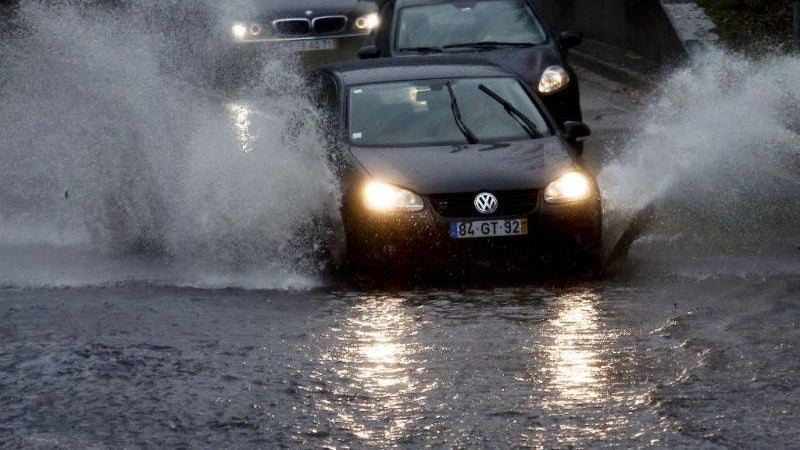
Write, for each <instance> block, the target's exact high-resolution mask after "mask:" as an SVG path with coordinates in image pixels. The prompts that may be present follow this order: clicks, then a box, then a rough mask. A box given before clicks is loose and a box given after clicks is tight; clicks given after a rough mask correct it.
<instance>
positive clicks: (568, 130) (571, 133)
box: [564, 120, 592, 141]
mask: <svg viewBox="0 0 800 450" xmlns="http://www.w3.org/2000/svg"><path fill="white" fill-rule="evenodd" d="M591 134H592V130H590V129H589V126H588V125H586V124H585V123H583V122H575V121H572V120H568V121H566V122H564V137H565V138H567V139H569V140H573V141H576V140H578V139H581V138H585V137H589V136H591Z"/></svg>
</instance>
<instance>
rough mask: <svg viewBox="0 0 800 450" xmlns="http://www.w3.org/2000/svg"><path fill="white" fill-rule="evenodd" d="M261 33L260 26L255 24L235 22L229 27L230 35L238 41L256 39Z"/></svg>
mask: <svg viewBox="0 0 800 450" xmlns="http://www.w3.org/2000/svg"><path fill="white" fill-rule="evenodd" d="M262 31H263V30H262V28H261V25H259V24H257V23H244V22H236V23H234V24H233V25H231V34H232V35H233V37H234V38H236V39H237V40H240V41H243V40H245V39H250V38H254V37H258V36H260V35H261V32H262Z"/></svg>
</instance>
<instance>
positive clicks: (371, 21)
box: [356, 13, 381, 31]
mask: <svg viewBox="0 0 800 450" xmlns="http://www.w3.org/2000/svg"><path fill="white" fill-rule="evenodd" d="M380 23H381V19H380V18H378V13H369V14H367V15H365V16H361V17H359V18H358V19H356V28H358V29H359V30H366V31H372V30H374V29H375V28H378V25H380Z"/></svg>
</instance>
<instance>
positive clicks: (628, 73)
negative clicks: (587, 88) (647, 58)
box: [569, 49, 658, 90]
mask: <svg viewBox="0 0 800 450" xmlns="http://www.w3.org/2000/svg"><path fill="white" fill-rule="evenodd" d="M569 58H570V60H571V62H573V63H574V64H575V65H576V66H580V67H583V68H585V69H588V70H591V71H592V72H595V73H598V74H600V75H602V76H604V77H606V78H609V79H611V80H614V81H616V82H618V83H622V84H626V85H628V86H631V87H635V88H640V89H648V90H650V89H655V88H657V87H658V82H657V81H656V78H655V76H652V75H645V74H643V73H640V72H637V71H635V70H632V69H629V68H626V67H622V66H619V65H616V64H613V63H610V62H608V61H605V60H604V59H602V58H599V57H597V56H593V55H591V54H589V53H585V52H581V51H579V50H576V49H572V50H570V53H569Z"/></svg>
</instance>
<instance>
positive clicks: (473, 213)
mask: <svg viewBox="0 0 800 450" xmlns="http://www.w3.org/2000/svg"><path fill="white" fill-rule="evenodd" d="M492 194H494V195H495V196H496V197H497V211H495V212H493V213H492V214H481V213H479V212H478V211H477V210H476V209H475V205H474V202H475V196H476V195H478V192H473V193H466V194H433V195H429V196H428V199H429V200H430V201H431V205H432V206H433V209H434V210H435V211H436V212H437V213H439V215H441V216H442V217H447V218H455V217H493V216H520V215H525V214H530V213H532V212H533V211H534V210H535V209H536V203H537V199H538V198H539V191H537V190H535V189H530V190H524V191H500V192H492Z"/></svg>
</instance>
